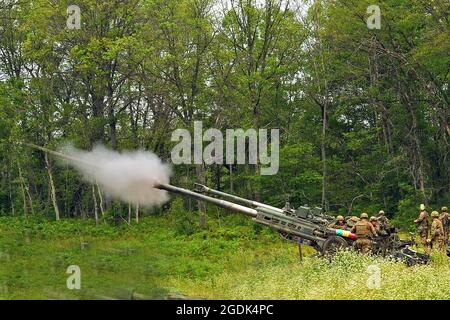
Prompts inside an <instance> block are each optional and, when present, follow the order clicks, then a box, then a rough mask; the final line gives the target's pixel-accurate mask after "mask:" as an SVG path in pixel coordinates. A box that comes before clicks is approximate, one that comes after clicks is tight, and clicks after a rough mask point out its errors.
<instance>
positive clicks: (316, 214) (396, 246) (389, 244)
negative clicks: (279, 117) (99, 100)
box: [156, 184, 428, 265]
mask: <svg viewBox="0 0 450 320" xmlns="http://www.w3.org/2000/svg"><path fill="white" fill-rule="evenodd" d="M156 187H157V188H158V189H162V190H166V191H169V192H171V193H177V194H181V195H184V196H188V197H191V198H194V199H196V200H200V201H205V202H208V203H211V204H214V205H216V206H218V207H221V208H224V209H228V210H231V211H234V212H238V213H242V214H245V215H248V216H250V217H251V218H252V220H253V221H254V222H256V223H260V224H263V225H266V226H268V227H270V228H272V229H274V230H276V231H278V232H279V233H280V235H281V237H283V238H284V239H286V240H289V241H293V242H296V243H299V244H304V245H308V246H310V247H313V248H314V249H315V250H317V251H318V252H320V253H321V254H323V255H333V254H335V253H336V252H337V251H338V250H342V249H346V248H352V247H353V243H354V241H355V240H356V235H355V234H354V233H351V232H350V231H348V230H341V229H333V228H330V227H328V225H329V224H330V223H331V222H333V221H334V219H335V218H334V217H332V216H329V215H326V214H323V213H322V209H321V208H309V207H306V206H303V207H299V208H298V209H293V208H289V207H286V208H283V209H281V208H277V207H273V206H270V205H267V204H264V203H260V202H257V201H252V200H248V199H244V198H241V197H238V196H235V195H231V194H228V193H225V192H221V191H218V190H214V189H211V188H208V187H206V186H204V185H201V184H195V188H194V189H193V190H187V189H183V188H179V187H175V186H172V185H169V184H160V185H158V186H156ZM206 194H210V195H212V196H215V197H212V196H207V195H206ZM220 198H222V199H220ZM224 199H226V200H224ZM373 240H374V245H373V253H374V254H380V255H383V256H388V257H393V258H395V259H398V260H401V261H403V262H405V263H406V264H407V265H415V264H424V263H427V262H428V256H427V255H425V254H421V253H418V252H416V251H414V250H412V249H411V248H410V247H411V246H412V245H414V243H413V242H412V241H409V240H400V239H399V237H398V235H397V230H396V229H395V228H392V227H391V228H388V229H387V230H385V232H384V233H383V234H382V235H379V236H378V237H376V238H374V239H373Z"/></svg>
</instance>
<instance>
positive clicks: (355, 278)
mask: <svg viewBox="0 0 450 320" xmlns="http://www.w3.org/2000/svg"><path fill="white" fill-rule="evenodd" d="M369 266H372V267H371V268H369ZM373 266H375V268H379V269H373V268H374V267H373ZM374 270H379V274H380V280H381V281H380V282H379V286H374V285H373V282H372V281H371V279H373V278H371V277H373V276H374ZM171 283H172V285H173V286H175V287H178V288H181V289H182V290H183V289H184V290H185V291H186V292H188V293H190V294H192V295H197V296H203V297H205V298H209V299H333V300H335V299H402V300H403V299H449V297H450V268H449V262H448V258H447V257H446V256H445V255H443V254H435V255H434V256H433V259H432V262H431V263H430V264H429V265H426V266H414V267H406V266H405V265H404V264H403V263H399V262H395V261H390V260H386V259H383V258H379V257H372V256H362V255H360V254H358V253H355V252H341V253H339V254H338V255H336V256H335V257H334V258H333V259H331V261H330V260H328V259H325V258H318V257H312V256H308V257H306V258H305V259H304V261H303V264H300V263H287V264H278V265H277V264H274V265H271V264H268V265H264V266H261V267H259V268H248V269H246V270H242V271H240V272H235V271H233V270H229V271H227V272H224V273H222V274H220V275H216V276H213V277H212V278H211V279H208V280H207V281H202V280H198V281H191V280H186V279H181V278H179V279H177V280H174V279H172V281H171Z"/></svg>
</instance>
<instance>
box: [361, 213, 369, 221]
mask: <svg viewBox="0 0 450 320" xmlns="http://www.w3.org/2000/svg"><path fill="white" fill-rule="evenodd" d="M360 218H361V219H369V215H368V214H367V213H365V212H363V213H361V216H360Z"/></svg>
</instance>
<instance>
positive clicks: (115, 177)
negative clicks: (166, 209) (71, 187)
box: [60, 145, 171, 207]
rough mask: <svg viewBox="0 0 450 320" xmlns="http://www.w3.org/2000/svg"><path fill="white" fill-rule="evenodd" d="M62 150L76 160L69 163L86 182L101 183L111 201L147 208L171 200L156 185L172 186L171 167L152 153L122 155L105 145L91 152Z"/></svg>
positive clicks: (132, 152) (70, 148)
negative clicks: (166, 184) (120, 201)
mask: <svg viewBox="0 0 450 320" xmlns="http://www.w3.org/2000/svg"><path fill="white" fill-rule="evenodd" d="M60 151H61V152H62V153H64V154H66V155H69V156H70V157H72V158H74V160H70V159H69V160H67V162H69V164H70V165H71V166H73V167H74V168H75V169H77V170H78V171H79V172H80V173H81V174H82V175H83V177H84V179H85V180H86V181H88V182H90V183H94V184H95V183H97V184H98V185H99V186H100V189H101V190H102V191H103V192H104V193H105V194H107V195H108V196H110V197H111V198H114V199H119V200H122V201H125V202H127V203H130V204H139V205H141V206H145V207H152V206H160V205H162V204H164V203H165V202H167V201H168V200H169V195H168V193H167V191H163V190H159V189H155V188H154V186H155V185H156V184H160V183H169V179H170V176H171V168H170V166H169V165H167V164H164V163H163V162H162V161H161V160H160V159H159V158H158V157H157V156H156V155H155V154H153V153H151V152H146V151H129V152H123V153H119V152H115V151H111V150H108V149H106V148H105V147H104V146H101V145H98V146H96V147H94V148H93V150H92V151H89V152H88V151H83V150H79V149H76V148H74V147H73V146H71V145H66V146H64V147H62V148H61V150H60ZM75 159H77V160H75Z"/></svg>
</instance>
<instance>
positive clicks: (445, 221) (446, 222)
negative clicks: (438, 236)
mask: <svg viewBox="0 0 450 320" xmlns="http://www.w3.org/2000/svg"><path fill="white" fill-rule="evenodd" d="M441 211H442V213H441V215H440V217H439V220H441V222H442V227H443V228H444V242H445V243H448V233H449V227H450V217H449V214H448V209H447V207H442V209H441Z"/></svg>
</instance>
